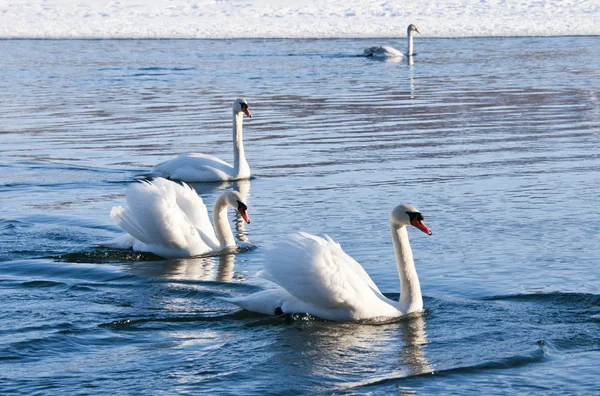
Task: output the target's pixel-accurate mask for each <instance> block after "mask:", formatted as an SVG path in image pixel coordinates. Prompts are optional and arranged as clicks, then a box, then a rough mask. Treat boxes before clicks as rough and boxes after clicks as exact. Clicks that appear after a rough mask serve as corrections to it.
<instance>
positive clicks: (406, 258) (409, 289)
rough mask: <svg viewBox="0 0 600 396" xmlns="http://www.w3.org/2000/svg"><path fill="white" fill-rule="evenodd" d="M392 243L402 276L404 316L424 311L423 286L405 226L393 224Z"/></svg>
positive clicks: (401, 294) (401, 300)
mask: <svg viewBox="0 0 600 396" xmlns="http://www.w3.org/2000/svg"><path fill="white" fill-rule="evenodd" d="M391 230H392V242H393V243H394V252H395V254H396V264H397V265H398V275H400V306H401V309H402V311H405V312H404V314H407V313H411V312H415V311H419V310H421V309H423V297H422V295H421V285H420V283H419V277H418V276H417V270H416V268H415V262H414V261H413V255H412V250H411V248H410V243H409V242H408V232H407V230H406V227H405V226H397V225H395V224H393V223H392V224H391Z"/></svg>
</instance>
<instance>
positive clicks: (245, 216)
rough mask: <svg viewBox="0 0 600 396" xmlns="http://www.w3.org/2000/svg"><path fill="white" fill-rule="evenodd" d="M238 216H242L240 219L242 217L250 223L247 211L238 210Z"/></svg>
mask: <svg viewBox="0 0 600 396" xmlns="http://www.w3.org/2000/svg"><path fill="white" fill-rule="evenodd" d="M240 216H242V219H244V221H245V222H246V223H248V224H250V217H248V213H247V212H246V211H245V210H244V211H241V212H240Z"/></svg>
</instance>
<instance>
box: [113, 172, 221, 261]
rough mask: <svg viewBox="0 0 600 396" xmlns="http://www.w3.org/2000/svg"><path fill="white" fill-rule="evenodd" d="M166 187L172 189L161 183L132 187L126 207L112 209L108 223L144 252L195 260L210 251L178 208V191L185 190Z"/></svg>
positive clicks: (128, 191)
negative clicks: (119, 229)
mask: <svg viewBox="0 0 600 396" xmlns="http://www.w3.org/2000/svg"><path fill="white" fill-rule="evenodd" d="M165 182H167V181H166V180H165ZM169 183H171V184H172V186H167V185H166V184H164V183H163V182H160V181H159V182H157V181H154V182H141V183H135V184H133V185H131V186H130V187H129V188H128V189H127V193H126V200H127V206H126V207H121V206H118V207H114V208H113V209H112V211H111V213H110V216H111V219H112V220H113V221H114V222H115V223H116V224H117V225H119V226H120V227H121V228H123V229H124V230H125V231H126V232H128V233H129V234H130V235H131V236H133V237H134V238H135V239H137V240H139V241H140V242H142V243H143V244H145V246H146V248H145V250H146V251H151V252H153V253H156V254H159V255H162V256H166V254H164V252H165V251H167V252H174V253H168V255H169V256H171V257H174V256H194V255H198V254H203V253H206V252H208V251H210V250H212V249H211V248H210V246H208V245H207V244H206V243H205V241H204V240H203V239H202V237H201V236H200V234H199V233H198V232H197V230H196V228H195V227H194V224H193V223H192V221H191V220H190V218H189V217H188V216H187V215H186V213H185V212H184V211H183V210H182V209H181V208H180V207H179V206H178V204H177V190H178V188H184V187H183V186H180V185H178V184H176V183H173V182H169ZM173 186H177V187H173ZM196 220H198V219H196ZM134 248H135V247H134ZM161 252H162V253H161Z"/></svg>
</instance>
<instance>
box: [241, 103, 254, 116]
mask: <svg viewBox="0 0 600 396" xmlns="http://www.w3.org/2000/svg"><path fill="white" fill-rule="evenodd" d="M242 111H243V112H244V114H246V115H247V116H248V117H250V118H252V113H250V108H249V107H248V106H244V107H242Z"/></svg>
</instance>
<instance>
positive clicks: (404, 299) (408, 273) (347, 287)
mask: <svg viewBox="0 0 600 396" xmlns="http://www.w3.org/2000/svg"><path fill="white" fill-rule="evenodd" d="M407 225H413V226H415V227H418V228H419V229H421V230H422V231H423V232H426V233H428V234H431V231H429V229H428V228H427V227H426V226H425V224H423V222H422V215H421V214H420V212H418V210H417V209H416V208H414V207H413V206H410V205H400V206H398V207H397V208H396V209H395V210H394V212H392V217H391V226H392V240H393V241H394V248H395V251H396V261H397V264H398V272H399V275H400V279H401V283H402V292H401V297H400V301H393V300H390V299H388V298H386V297H385V296H384V295H383V294H382V293H381V292H380V291H379V289H378V288H377V286H376V285H375V283H374V282H373V280H372V279H371V278H370V277H369V275H368V274H367V273H366V271H365V270H364V269H363V267H362V266H361V265H360V264H359V263H358V262H356V261H355V260H354V259H353V258H352V257H350V256H349V255H348V254H346V253H345V252H344V251H343V250H342V248H341V246H340V245H339V244H337V243H336V242H334V241H333V240H332V239H331V238H329V237H326V238H321V237H318V236H315V235H310V234H307V233H300V234H296V235H292V236H291V237H290V238H289V239H287V240H285V241H283V242H281V243H279V244H278V245H277V246H276V247H275V248H274V249H273V250H272V251H270V252H269V254H268V256H267V259H266V262H265V268H264V270H263V271H262V272H261V273H260V276H262V277H263V278H265V279H267V280H269V281H271V282H273V284H274V285H273V286H274V287H273V288H272V289H268V290H264V291H261V292H258V293H254V294H251V295H248V296H245V297H236V298H229V299H227V301H229V302H232V303H234V304H236V305H238V306H240V307H242V308H244V309H247V310H250V311H254V312H260V313H263V314H267V315H273V314H281V313H309V314H311V315H313V316H316V317H319V318H322V319H329V320H336V321H355V320H365V319H374V318H390V317H399V316H403V315H407V314H410V313H413V312H417V311H420V310H421V309H422V307H423V300H422V297H421V289H420V285H419V279H418V277H417V274H416V270H415V268H414V262H413V261H412V253H411V250H410V244H409V242H408V236H407V233H406V226H407Z"/></svg>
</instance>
